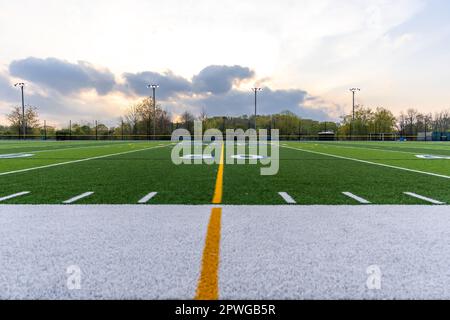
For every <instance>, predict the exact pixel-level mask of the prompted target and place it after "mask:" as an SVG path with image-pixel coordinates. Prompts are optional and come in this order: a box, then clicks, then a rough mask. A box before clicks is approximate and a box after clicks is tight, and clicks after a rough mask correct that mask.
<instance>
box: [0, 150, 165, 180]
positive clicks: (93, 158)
mask: <svg viewBox="0 0 450 320" xmlns="http://www.w3.org/2000/svg"><path fill="white" fill-rule="evenodd" d="M168 146H170V144H168V145H165V146H164V147H168ZM164 147H162V146H153V147H149V148H143V149H139V150H130V151H124V152H118V153H110V154H106V155H103V156H97V157H91V158H84V159H78V160H73V161H66V162H58V163H53V164H49V165H45V166H39V167H33V168H26V169H20V170H14V171H8V172H1V173H0V176H6V175H9V174H14V173H22V172H28V171H33V170H39V169H45V168H52V167H57V166H63V165H66V164H72V163H79V162H85V161H90V160H97V159H103V158H108V157H113V156H120V155H124V154H129V153H135V152H140V151H146V150H151V149H159V148H164Z"/></svg>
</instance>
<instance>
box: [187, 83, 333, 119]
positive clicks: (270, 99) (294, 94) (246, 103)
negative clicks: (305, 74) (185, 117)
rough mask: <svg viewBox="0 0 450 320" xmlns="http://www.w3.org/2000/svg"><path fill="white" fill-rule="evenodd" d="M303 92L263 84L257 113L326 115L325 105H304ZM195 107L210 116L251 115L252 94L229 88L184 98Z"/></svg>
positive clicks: (304, 115) (328, 117)
mask: <svg viewBox="0 0 450 320" xmlns="http://www.w3.org/2000/svg"><path fill="white" fill-rule="evenodd" d="M307 98H308V94H307V92H305V91H303V90H271V89H270V88H267V87H266V88H264V90H263V91H262V92H260V93H259V94H258V110H257V112H258V114H273V113H279V112H282V111H291V112H293V113H295V114H298V115H299V116H301V117H303V118H313V119H317V120H326V119H330V116H329V115H328V111H329V110H328V108H327V107H322V108H317V107H314V108H313V107H308V106H305V101H306V99H307ZM185 103H187V104H188V105H191V106H194V107H195V108H196V109H197V111H198V112H199V111H201V110H203V109H204V110H205V111H206V113H207V114H208V115H210V116H217V115H234V116H237V115H243V114H247V115H252V114H253V113H254V95H253V93H252V92H251V91H242V90H236V89H233V90H230V91H229V92H227V93H226V94H219V95H207V96H203V97H201V98H196V99H195V98H194V99H190V100H189V101H185Z"/></svg>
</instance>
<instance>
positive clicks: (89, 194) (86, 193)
mask: <svg viewBox="0 0 450 320" xmlns="http://www.w3.org/2000/svg"><path fill="white" fill-rule="evenodd" d="M93 194H94V192H85V193H83V194H80V195H79V196H76V197H73V198H70V199H69V200H66V201H64V202H63V203H64V204H71V203H74V202H76V201H78V200H80V199H83V198H86V197H89V196H91V195H93Z"/></svg>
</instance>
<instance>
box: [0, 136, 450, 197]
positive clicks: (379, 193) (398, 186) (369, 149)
mask: <svg viewBox="0 0 450 320" xmlns="http://www.w3.org/2000/svg"><path fill="white" fill-rule="evenodd" d="M280 146H281V148H280V171H279V173H278V174H277V175H275V176H261V175H260V166H259V165H258V166H255V165H225V168H224V182H223V203H224V204H238V205H245V204H275V205H277V204H280V205H281V204H286V200H285V199H284V198H283V197H281V196H280V194H279V193H280V192H285V193H286V194H287V195H289V196H290V197H291V198H292V199H293V200H295V202H296V203H297V204H307V205H310V204H359V203H360V201H359V200H357V199H356V198H355V197H350V196H349V194H347V195H345V194H343V192H348V193H351V195H354V196H357V197H359V199H364V200H367V201H368V202H370V203H373V204H430V202H429V200H430V199H431V200H435V201H436V202H442V203H450V159H421V158H419V157H417V156H418V155H433V156H444V157H450V144H446V143H432V142H427V143H425V142H405V143H400V142H320V143H314V142H281V143H280ZM171 148H172V145H171V144H170V143H167V142H100V141H99V142H96V141H87V142H81V141H76V142H22V141H12V142H9V141H8V142H0V181H1V183H0V199H1V198H4V197H7V196H9V195H13V194H17V193H21V192H24V191H28V192H30V193H28V194H24V195H22V196H17V197H14V198H10V199H4V200H3V201H1V203H2V204H8V203H9V204H13V203H20V204H61V203H62V202H64V201H66V200H68V199H71V198H73V197H75V196H78V195H81V194H84V193H86V192H93V194H92V195H89V196H87V197H85V198H82V199H80V200H78V201H76V202H74V203H76V204H135V203H137V202H138V201H139V200H140V199H142V198H143V197H144V196H146V195H148V194H149V193H152V192H156V193H157V194H155V195H154V196H153V198H150V199H149V200H148V203H149V204H210V203H211V199H212V197H213V193H214V187H215V183H216V175H217V170H218V166H217V165H212V166H208V165H181V166H176V165H174V164H173V163H172V161H171V158H170V154H171ZM21 153H22V154H32V156H30V157H26V158H13V159H2V158H1V156H2V155H6V154H21ZM405 192H410V193H414V194H415V195H419V196H421V197H426V198H428V200H427V199H425V200H424V199H419V198H417V197H413V196H411V194H409V195H407V194H405Z"/></svg>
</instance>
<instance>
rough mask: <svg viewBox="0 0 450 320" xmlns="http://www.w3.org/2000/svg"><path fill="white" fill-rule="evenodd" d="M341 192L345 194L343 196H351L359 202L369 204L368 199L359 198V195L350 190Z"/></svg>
mask: <svg viewBox="0 0 450 320" xmlns="http://www.w3.org/2000/svg"><path fill="white" fill-rule="evenodd" d="M342 194H343V195H345V196H347V197H349V198H352V199H353V200H356V201H358V202H359V203H362V204H370V201H367V200H366V199H364V198H361V197H359V196H357V195H356V194H353V193H351V192H342Z"/></svg>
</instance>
